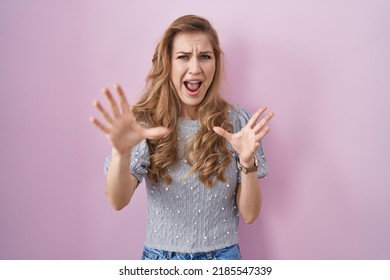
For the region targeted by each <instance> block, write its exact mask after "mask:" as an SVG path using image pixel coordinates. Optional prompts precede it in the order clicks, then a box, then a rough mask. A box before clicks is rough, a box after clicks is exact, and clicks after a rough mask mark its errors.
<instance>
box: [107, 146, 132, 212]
mask: <svg viewBox="0 0 390 280" xmlns="http://www.w3.org/2000/svg"><path fill="white" fill-rule="evenodd" d="M130 156H131V154H130V152H128V153H125V154H119V153H118V152H116V150H115V149H113V151H112V157H111V163H110V169H109V172H108V174H107V176H106V194H107V197H108V200H109V201H110V203H111V205H112V206H113V207H114V208H115V209H116V210H121V209H122V208H123V207H125V206H126V205H127V204H129V202H130V200H131V197H132V196H133V193H134V191H135V189H136V186H137V179H136V178H135V177H134V176H133V175H131V174H130V170H129V165H130Z"/></svg>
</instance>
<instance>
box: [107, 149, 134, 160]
mask: <svg viewBox="0 0 390 280" xmlns="http://www.w3.org/2000/svg"><path fill="white" fill-rule="evenodd" d="M111 153H112V155H113V156H117V157H125V158H130V156H131V150H130V149H129V150H127V151H124V152H122V151H118V150H117V149H115V148H112V151H111Z"/></svg>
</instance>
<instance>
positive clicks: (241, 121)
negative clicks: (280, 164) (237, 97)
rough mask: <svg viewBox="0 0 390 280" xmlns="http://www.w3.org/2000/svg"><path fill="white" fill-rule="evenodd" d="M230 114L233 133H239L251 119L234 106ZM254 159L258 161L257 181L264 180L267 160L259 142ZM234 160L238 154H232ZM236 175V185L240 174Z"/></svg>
mask: <svg viewBox="0 0 390 280" xmlns="http://www.w3.org/2000/svg"><path fill="white" fill-rule="evenodd" d="M230 114H231V119H232V124H233V131H234V133H236V132H239V131H240V130H241V129H242V128H244V127H245V126H246V125H247V123H248V121H249V119H250V118H251V117H252V115H251V114H250V113H249V112H248V111H246V110H245V109H243V108H240V107H238V106H234V107H233V108H232V110H231V112H230ZM256 157H257V159H258V161H259V166H258V168H257V177H258V178H259V179H260V178H264V177H266V176H267V175H268V172H269V171H268V164H267V160H266V158H265V155H264V149H263V144H262V143H261V142H260V146H259V148H258V149H257V152H256ZM234 158H235V160H237V159H238V154H237V153H236V152H234ZM237 174H238V177H237V181H238V183H241V174H240V172H238V173H237Z"/></svg>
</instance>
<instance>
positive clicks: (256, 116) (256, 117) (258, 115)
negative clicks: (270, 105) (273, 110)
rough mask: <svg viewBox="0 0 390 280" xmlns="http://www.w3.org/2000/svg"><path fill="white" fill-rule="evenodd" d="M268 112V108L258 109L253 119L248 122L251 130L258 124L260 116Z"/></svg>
mask: <svg viewBox="0 0 390 280" xmlns="http://www.w3.org/2000/svg"><path fill="white" fill-rule="evenodd" d="M265 110H267V106H263V107H261V108H260V109H258V110H257V111H256V112H255V113H254V114H253V115H252V117H251V118H250V119H249V121H248V124H247V125H249V126H250V127H251V128H253V127H254V126H255V124H256V122H257V120H258V119H259V117H260V115H261V114H262V113H263V112H264V111H265Z"/></svg>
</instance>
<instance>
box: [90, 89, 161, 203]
mask: <svg viewBox="0 0 390 280" xmlns="http://www.w3.org/2000/svg"><path fill="white" fill-rule="evenodd" d="M115 89H116V91H117V93H118V97H119V103H120V107H119V106H118V105H117V103H116V101H115V99H114V98H113V96H112V95H111V93H110V91H109V90H108V89H106V88H104V89H103V93H104V96H105V97H106V99H107V101H108V103H109V105H110V107H111V112H112V113H111V114H110V113H108V112H107V111H106V110H105V109H104V108H103V106H102V105H101V104H100V102H99V101H94V103H93V105H94V106H95V107H96V109H97V111H98V112H99V113H100V115H101V116H102V117H103V118H104V119H105V121H106V123H105V124H103V123H102V122H100V121H99V120H98V119H96V118H95V117H91V118H90V121H91V122H92V123H93V124H94V125H95V126H96V127H98V128H99V129H100V131H101V132H102V133H103V134H104V135H105V136H106V138H107V139H108V140H109V141H110V143H111V146H112V158H111V163H110V170H109V172H108V174H107V177H106V193H107V197H108V200H109V201H110V203H111V204H112V206H113V207H114V208H115V209H116V210H121V209H122V208H123V207H125V206H126V205H127V204H129V202H130V200H131V197H132V196H133V194H134V191H135V189H136V188H137V185H138V181H137V178H136V177H135V176H133V175H131V174H130V170H129V166H130V157H131V149H132V147H134V146H135V145H136V144H138V143H139V142H140V141H141V140H142V139H157V138H161V137H163V136H164V135H165V134H167V133H168V129H166V128H164V127H155V128H149V129H145V128H143V127H142V126H140V125H139V124H138V123H137V122H136V121H135V118H134V116H133V113H132V111H131V108H130V105H129V104H128V102H127V99H126V96H125V94H124V92H123V91H122V89H121V87H120V86H119V85H115Z"/></svg>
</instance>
